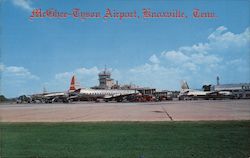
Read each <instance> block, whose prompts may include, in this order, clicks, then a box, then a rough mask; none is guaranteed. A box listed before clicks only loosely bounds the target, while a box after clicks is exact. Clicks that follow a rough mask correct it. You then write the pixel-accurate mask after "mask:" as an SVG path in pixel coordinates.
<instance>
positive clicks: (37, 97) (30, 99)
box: [17, 76, 77, 103]
mask: <svg viewBox="0 0 250 158" xmlns="http://www.w3.org/2000/svg"><path fill="white" fill-rule="evenodd" d="M75 90H76V89H75V76H73V77H72V79H71V83H70V88H69V90H68V91H65V92H51V93H41V94H33V95H28V96H26V95H22V96H20V97H18V99H17V103H24V102H26V103H53V102H70V101H71V100H72V99H74V98H76V97H77V94H76V93H75Z"/></svg>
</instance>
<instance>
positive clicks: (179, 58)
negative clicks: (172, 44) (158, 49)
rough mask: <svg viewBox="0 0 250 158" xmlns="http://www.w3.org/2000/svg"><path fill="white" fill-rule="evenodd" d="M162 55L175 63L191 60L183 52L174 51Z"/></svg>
mask: <svg viewBox="0 0 250 158" xmlns="http://www.w3.org/2000/svg"><path fill="white" fill-rule="evenodd" d="M161 55H163V56H164V57H165V58H166V59H168V60H170V61H172V62H175V63H179V62H185V61H187V60H189V57H188V56H186V55H185V54H184V53H182V52H181V51H174V50H172V51H167V52H162V53H161Z"/></svg>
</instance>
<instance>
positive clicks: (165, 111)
mask: <svg viewBox="0 0 250 158" xmlns="http://www.w3.org/2000/svg"><path fill="white" fill-rule="evenodd" d="M161 108H162V110H163V111H164V113H165V114H166V115H167V117H168V118H169V119H170V120H171V121H174V119H173V118H172V116H170V115H169V113H168V112H167V110H166V109H165V108H164V107H163V106H161Z"/></svg>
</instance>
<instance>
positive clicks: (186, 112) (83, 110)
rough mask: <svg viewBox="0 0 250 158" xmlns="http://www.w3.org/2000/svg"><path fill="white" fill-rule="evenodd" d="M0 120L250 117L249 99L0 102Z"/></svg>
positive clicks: (72, 120) (239, 118) (175, 119)
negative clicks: (135, 101) (125, 101)
mask: <svg viewBox="0 0 250 158" xmlns="http://www.w3.org/2000/svg"><path fill="white" fill-rule="evenodd" d="M0 119H1V122H89V121H200V120H204V121H207V120H250V100H198V101H165V102H145V103H116V102H112V103H95V102H76V103H70V104H0Z"/></svg>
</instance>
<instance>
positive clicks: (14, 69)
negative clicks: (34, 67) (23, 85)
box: [0, 64, 39, 80]
mask: <svg viewBox="0 0 250 158" xmlns="http://www.w3.org/2000/svg"><path fill="white" fill-rule="evenodd" d="M0 70H1V71H2V72H3V75H5V76H8V77H13V78H14V79H15V78H18V77H21V78H23V79H35V80H38V79H39V77H38V76H36V75H33V74H32V73H31V72H30V71H29V70H28V69H26V68H24V67H18V66H5V65H3V64H2V65H0Z"/></svg>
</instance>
